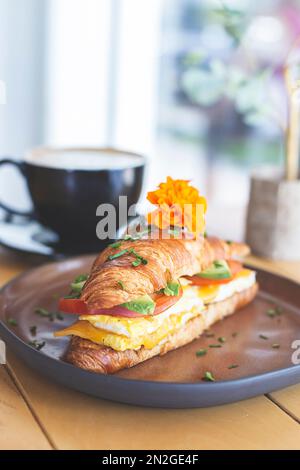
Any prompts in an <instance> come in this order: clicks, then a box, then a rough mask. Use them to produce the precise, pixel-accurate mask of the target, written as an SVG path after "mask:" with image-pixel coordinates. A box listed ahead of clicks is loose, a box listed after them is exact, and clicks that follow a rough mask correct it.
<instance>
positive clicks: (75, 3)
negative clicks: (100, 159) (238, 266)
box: [0, 0, 300, 239]
mask: <svg viewBox="0 0 300 470" xmlns="http://www.w3.org/2000/svg"><path fill="white" fill-rule="evenodd" d="M299 35H300V1H299V0H284V1H283V0H261V1H260V2H254V1H253V0H234V1H229V0H223V1H217V0H148V1H147V0H144V1H141V0H0V79H1V80H3V81H4V82H5V86H6V104H1V105H0V156H4V155H10V156H14V157H17V158H22V155H24V151H25V150H26V149H28V148H31V147H34V146H37V145H44V144H47V145H55V146H102V145H110V146H116V147H119V148H122V149H128V150H132V151H137V152H141V153H143V154H146V155H148V156H149V169H148V175H147V180H146V183H145V192H146V191H147V190H148V189H149V188H151V189H153V188H154V187H155V186H156V185H157V184H158V183H159V182H160V181H161V180H162V179H164V178H165V176H166V175H172V176H173V177H180V178H187V179H192V180H193V182H194V183H195V185H197V186H198V187H199V188H200V190H201V192H202V193H204V194H205V195H206V196H207V198H208V202H209V212H208V231H209V232H214V233H215V234H218V235H219V236H224V237H226V238H235V239H242V238H243V228H244V218H245V211H246V205H247V201H248V193H249V175H250V174H251V172H252V171H253V169H254V168H257V167H258V166H262V165H266V164H268V165H269V164H272V165H278V166H279V165H282V164H283V155H284V140H283V139H284V132H285V126H286V94H285V89H284V84H283V78H282V70H283V64H284V62H285V59H286V56H287V54H288V51H289V50H290V48H291V47H292V45H293V43H294V42H295V39H296V38H297V37H298V36H299ZM11 173H13V170H12V169H10V168H7V169H6V168H5V169H3V171H1V180H0V196H1V198H2V200H4V199H5V201H6V202H8V201H10V202H11V200H12V199H14V200H15V205H16V206H17V207H18V208H20V209H22V208H25V207H28V204H29V199H28V196H27V194H26V191H25V188H24V187H23V183H22V181H21V178H20V177H17V175H15V174H14V177H13V181H14V183H13V184H12V183H11V181H10V183H9V184H8V183H7V181H8V178H10V176H11Z"/></svg>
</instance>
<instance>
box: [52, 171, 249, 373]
mask: <svg viewBox="0 0 300 470" xmlns="http://www.w3.org/2000/svg"><path fill="white" fill-rule="evenodd" d="M166 186H167V188H166ZM164 190H165V193H166V194H167V197H168V201H169V204H163V205H162V207H163V214H162V213H161V212H160V215H159V216H158V214H159V213H158V212H157V211H158V209H156V210H155V211H154V212H153V213H151V214H148V216H151V217H152V218H151V224H149V225H148V227H147V230H146V235H145V234H143V235H140V236H137V237H132V236H130V235H128V234H127V235H126V236H125V237H124V239H122V240H119V241H117V242H115V243H112V244H111V245H110V246H108V247H107V248H106V249H105V250H104V251H103V252H102V253H100V255H99V256H98V257H97V259H96V260H95V262H94V264H93V266H92V269H91V272H90V274H89V275H88V276H84V275H83V276H79V277H78V278H77V279H76V280H75V281H74V282H73V283H72V284H71V289H72V291H71V295H69V296H67V297H66V298H64V299H61V300H60V309H61V310H62V311H64V312H66V313H73V314H77V315H78V321H77V322H76V323H75V324H73V325H71V326H69V327H67V328H65V329H64V330H61V331H58V332H56V333H55V336H57V337H60V336H67V335H69V336H71V341H70V344H69V348H68V351H67V353H66V357H65V359H66V361H68V362H70V363H72V364H74V365H76V366H78V367H81V368H83V369H86V370H89V371H92V372H98V373H102V374H112V373H114V372H117V371H118V370H121V369H124V368H128V367H132V366H135V365H136V364H138V363H140V362H143V361H145V360H147V359H150V358H151V357H154V356H157V355H163V354H165V353H167V352H168V351H171V350H173V349H176V348H179V347H181V346H184V345H185V344H188V343H190V342H191V341H193V340H194V339H196V338H198V337H199V336H200V335H201V334H202V333H203V332H204V331H205V330H206V329H208V328H209V327H210V326H211V325H213V324H214V323H215V322H216V321H218V320H221V319H222V318H224V317H226V316H228V315H231V314H232V313H234V312H235V311H236V310H237V309H239V308H241V307H243V306H245V305H246V304H248V303H249V302H250V301H251V300H252V299H253V298H254V297H255V295H256V292H257V289H258V285H257V283H256V278H255V272H254V271H252V270H249V269H245V268H243V266H242V264H241V262H240V261H237V259H236V258H241V257H243V256H246V255H247V254H248V253H249V248H248V246H247V245H245V244H242V243H234V242H229V241H227V242H226V241H222V240H219V239H217V238H214V237H206V236H204V234H202V233H200V234H199V233H195V231H194V229H195V224H194V222H195V221H194V220H193V218H191V217H189V218H188V222H186V223H185V225H184V222H183V220H182V217H181V216H180V215H179V214H178V213H177V214H176V211H175V213H174V212H173V213H172V216H171V217H170V213H169V214H168V215H169V225H168V227H169V228H168V230H167V232H168V233H169V235H170V236H169V237H168V238H165V237H164V236H163V234H165V233H166V224H165V220H164V218H165V216H166V211H168V207H170V199H171V202H172V198H170V193H171V194H172V191H173V193H175V196H176V198H175V197H174V199H176V202H178V200H179V201H182V199H183V202H186V201H185V199H184V197H185V194H188V202H189V203H190V201H191V199H193V200H192V203H194V202H195V199H196V203H199V201H200V203H201V204H202V207H203V200H204V198H201V197H200V196H199V194H198V192H197V190H195V188H192V187H191V186H190V185H189V182H187V181H181V180H175V181H174V180H172V179H171V178H168V180H167V183H163V184H161V185H160V187H159V189H158V190H157V191H156V192H153V193H149V194H148V199H149V200H150V201H151V202H153V203H155V204H156V205H158V204H157V199H159V201H160V204H161V200H162V198H163V193H164ZM187 190H188V191H187ZM191 192H192V195H191ZM179 196H180V197H181V198H180V197H179ZM204 201H205V200H204ZM181 204H182V202H181ZM205 209H206V205H204V211H202V215H203V214H204V212H205ZM149 221H150V219H149ZM170 221H171V223H170ZM200 226H201V230H202V229H203V224H200ZM170 227H171V229H170ZM153 233H155V234H156V236H155V237H154V239H153V238H151V236H149V234H150V235H151V234H153ZM157 234H158V236H157Z"/></svg>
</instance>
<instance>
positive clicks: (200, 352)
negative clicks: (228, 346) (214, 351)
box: [196, 349, 207, 357]
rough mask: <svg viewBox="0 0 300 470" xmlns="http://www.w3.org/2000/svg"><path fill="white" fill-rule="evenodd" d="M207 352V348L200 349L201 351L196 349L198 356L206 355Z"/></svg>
mask: <svg viewBox="0 0 300 470" xmlns="http://www.w3.org/2000/svg"><path fill="white" fill-rule="evenodd" d="M206 353H207V349H199V351H196V356H197V357H201V356H205V354H206Z"/></svg>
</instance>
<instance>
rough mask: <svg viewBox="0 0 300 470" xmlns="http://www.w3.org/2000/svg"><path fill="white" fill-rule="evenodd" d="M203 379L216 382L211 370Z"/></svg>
mask: <svg viewBox="0 0 300 470" xmlns="http://www.w3.org/2000/svg"><path fill="white" fill-rule="evenodd" d="M202 380H205V381H206V382H215V380H216V379H215V378H214V376H213V374H212V373H211V372H209V371H206V372H205V374H204V376H203V377H202Z"/></svg>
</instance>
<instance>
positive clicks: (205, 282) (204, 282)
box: [186, 260, 243, 286]
mask: <svg viewBox="0 0 300 470" xmlns="http://www.w3.org/2000/svg"><path fill="white" fill-rule="evenodd" d="M227 264H228V266H229V268H230V271H231V277H227V278H226V279H205V278H203V277H200V276H186V278H187V279H188V280H189V281H192V284H193V285H195V286H213V285H219V284H228V282H231V281H232V280H233V279H234V277H235V276H236V275H237V274H238V273H239V272H240V271H241V270H242V269H243V265H242V263H239V262H238V261H234V260H228V261H227Z"/></svg>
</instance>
